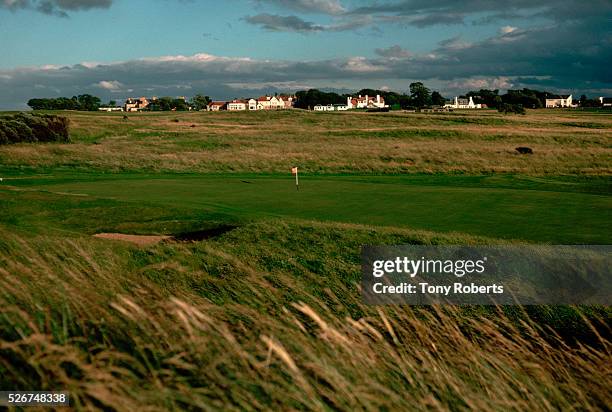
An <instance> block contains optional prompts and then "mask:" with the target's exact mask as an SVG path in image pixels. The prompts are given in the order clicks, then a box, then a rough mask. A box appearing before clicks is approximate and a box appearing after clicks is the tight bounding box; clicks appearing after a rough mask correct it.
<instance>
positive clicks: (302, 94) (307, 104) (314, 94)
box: [295, 89, 346, 109]
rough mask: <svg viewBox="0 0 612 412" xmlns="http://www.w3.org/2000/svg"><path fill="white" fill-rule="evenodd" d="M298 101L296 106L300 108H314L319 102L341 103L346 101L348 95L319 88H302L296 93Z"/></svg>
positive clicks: (323, 103)
mask: <svg viewBox="0 0 612 412" xmlns="http://www.w3.org/2000/svg"><path fill="white" fill-rule="evenodd" d="M295 97H296V99H297V102H296V103H295V107H297V108H298V109H312V108H313V107H315V106H316V105H318V104H322V105H328V104H340V103H345V102H346V97H343V96H340V95H339V94H337V93H326V92H322V91H320V90H317V89H310V90H308V91H305V90H300V91H299V92H297V93H295Z"/></svg>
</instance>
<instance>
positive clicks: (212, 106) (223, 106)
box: [206, 102, 227, 112]
mask: <svg viewBox="0 0 612 412" xmlns="http://www.w3.org/2000/svg"><path fill="white" fill-rule="evenodd" d="M206 110H208V111H209V112H218V111H219V110H227V103H226V102H210V103H209V104H208V106H206Z"/></svg>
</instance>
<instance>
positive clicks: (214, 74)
mask: <svg viewBox="0 0 612 412" xmlns="http://www.w3.org/2000/svg"><path fill="white" fill-rule="evenodd" d="M414 81H422V82H423V83H425V84H426V85H427V86H428V87H430V88H431V89H435V90H439V91H441V92H442V94H443V95H445V96H447V97H452V96H454V95H459V94H462V93H465V92H467V91H469V90H478V89H481V88H490V89H500V90H502V91H504V90H507V89H515V88H522V87H529V88H535V89H545V90H549V91H553V92H563V93H566V92H569V93H574V94H575V95H579V94H582V93H586V94H587V95H589V96H599V95H604V96H606V95H607V96H610V95H612V0H589V1H583V0H556V1H555V0H505V1H496V0H461V1H457V0H376V1H365V0H224V1H204V0H0V109H21V108H26V102H27V100H28V99H30V98H32V97H59V96H68V97H70V96H73V95H78V94H84V93H90V94H94V95H96V96H99V97H101V98H102V99H103V101H108V100H117V101H121V100H123V99H124V98H126V97H130V96H141V95H144V96H175V97H176V96H193V95H195V94H197V93H201V94H205V95H209V96H211V97H213V98H215V99H227V98H234V97H246V96H257V95H260V94H265V93H274V92H292V91H296V90H301V89H307V88H321V89H326V90H337V91H342V92H349V91H356V90H359V89H361V88H377V89H385V90H386V89H389V90H395V91H398V92H405V91H406V90H408V88H409V84H410V83H411V82H414Z"/></svg>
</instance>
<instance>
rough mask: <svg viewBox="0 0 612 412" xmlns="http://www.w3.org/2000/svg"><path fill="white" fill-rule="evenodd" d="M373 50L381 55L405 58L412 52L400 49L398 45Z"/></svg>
mask: <svg viewBox="0 0 612 412" xmlns="http://www.w3.org/2000/svg"><path fill="white" fill-rule="evenodd" d="M374 52H375V53H376V54H378V55H379V56H382V57H388V58H406V57H410V56H411V55H412V53H410V52H409V51H408V50H404V49H402V48H401V47H400V46H399V45H397V44H396V45H395V46H391V47H387V48H383V49H375V50H374Z"/></svg>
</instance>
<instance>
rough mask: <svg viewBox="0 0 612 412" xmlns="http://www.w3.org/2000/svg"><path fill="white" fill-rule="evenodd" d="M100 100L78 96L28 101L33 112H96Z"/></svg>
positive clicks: (86, 95)
mask: <svg viewBox="0 0 612 412" xmlns="http://www.w3.org/2000/svg"><path fill="white" fill-rule="evenodd" d="M100 102H101V101H100V98H99V97H96V96H92V95H90V94H81V95H78V96H72V97H71V98H69V97H57V98H42V99H30V100H28V106H30V107H31V108H32V109H33V110H84V111H95V110H98V108H99V107H100Z"/></svg>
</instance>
